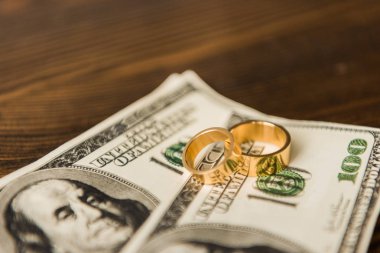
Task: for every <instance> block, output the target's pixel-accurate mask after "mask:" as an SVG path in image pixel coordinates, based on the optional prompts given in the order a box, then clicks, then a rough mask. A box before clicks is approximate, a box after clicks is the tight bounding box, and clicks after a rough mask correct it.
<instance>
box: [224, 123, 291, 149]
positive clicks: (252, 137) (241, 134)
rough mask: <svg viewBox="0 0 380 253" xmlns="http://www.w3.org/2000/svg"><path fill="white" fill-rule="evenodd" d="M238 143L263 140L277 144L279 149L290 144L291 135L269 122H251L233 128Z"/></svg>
mask: <svg viewBox="0 0 380 253" xmlns="http://www.w3.org/2000/svg"><path fill="white" fill-rule="evenodd" d="M231 132H232V134H233V136H234V139H235V141H236V143H239V144H242V143H245V142H248V141H262V142H267V143H271V144H275V145H276V146H277V147H278V149H277V150H276V151H275V152H272V153H276V152H278V151H279V150H281V149H282V148H283V147H285V146H287V145H288V142H289V137H288V135H287V133H286V132H285V131H284V130H283V129H282V128H280V127H278V126H276V125H274V124H271V123H268V122H250V123H246V124H241V125H238V126H236V127H235V128H233V129H231Z"/></svg>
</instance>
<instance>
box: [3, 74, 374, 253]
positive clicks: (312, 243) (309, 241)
mask: <svg viewBox="0 0 380 253" xmlns="http://www.w3.org/2000/svg"><path fill="white" fill-rule="evenodd" d="M249 119H257V120H265V121H270V122H273V123H277V124H280V125H282V126H284V127H285V128H286V129H287V130H288V131H289V132H290V134H291V137H292V147H291V158H290V164H289V166H288V167H287V168H286V169H285V170H283V171H282V172H280V173H277V174H274V175H270V176H261V177H247V176H246V174H244V173H239V172H236V173H235V174H233V175H231V176H230V177H228V178H226V179H225V181H224V182H221V183H217V184H214V185H203V184H202V183H200V182H199V181H198V180H196V179H195V178H194V177H193V176H192V175H191V173H189V172H188V171H187V170H186V169H185V168H184V167H183V166H182V151H183V149H184V147H185V145H186V143H187V141H188V140H189V138H191V137H192V136H193V135H194V134H195V133H197V132H199V131H201V130H203V129H205V128H208V127H218V126H219V127H225V128H228V127H230V126H232V125H234V124H236V123H239V122H242V121H245V120H249ZM242 148H243V150H245V152H252V153H253V154H261V153H263V152H266V149H268V148H270V147H267V145H266V143H262V142H255V141H252V142H250V143H248V144H247V143H246V144H245V147H242ZM222 154H223V149H222V148H221V147H220V146H218V145H215V146H212V147H211V148H210V149H209V150H208V151H207V152H206V153H204V154H203V156H202V157H201V159H199V162H198V165H197V166H203V168H210V167H212V166H214V165H215V163H217V162H218V161H219V159H220V157H221V156H222ZM379 169H380V130H379V129H375V128H369V127H361V126H353V125H342V124H335V123H326V122H315V121H300V120H289V119H284V118H279V117H275V116H270V115H266V114H263V113H261V112H258V111H256V110H254V109H252V108H249V107H247V106H244V105H241V104H239V103H237V102H234V101H232V100H230V99H228V98H226V97H223V96H221V95H220V94H218V93H216V92H215V91H214V90H212V89H211V88H210V87H209V86H208V85H207V84H206V83H204V82H203V81H202V80H201V79H200V78H199V77H198V76H197V75H196V74H195V73H194V72H191V71H187V72H185V73H183V74H173V75H171V76H170V77H169V78H168V79H167V80H166V81H165V82H164V83H163V84H162V85H160V86H159V87H158V88H157V89H156V90H154V91H153V92H152V93H151V94H149V95H147V96H146V97H144V98H142V99H140V100H138V101H137V102H135V103H133V104H132V105H129V106H128V107H126V108H125V109H123V110H121V111H119V112H117V113H116V114H114V115H112V116H111V117H109V118H108V119H106V120H105V121H103V122H101V123H99V124H98V125H96V126H94V127H93V128H91V129H90V130H88V131H86V132H85V133H83V134H81V135H80V136H78V137H76V138H75V139H73V140H71V141H69V142H67V143H65V144H64V145H62V146H61V147H59V148H57V149H56V150H54V151H52V152H51V153H49V154H48V155H46V156H45V157H43V158H41V159H39V160H38V161H36V162H34V163H32V164H30V165H28V166H26V167H24V168H21V169H19V170H17V171H15V172H14V173H12V174H9V175H7V176H5V177H3V178H1V179H0V188H1V191H0V252H7V253H9V252H28V253H29V252H33V253H34V252H44V253H45V252H57V253H82V252H83V253H84V252H86V253H88V252H91V253H111V252H112V253H114V252H147V253H148V252H158V253H160V252H185V253H186V252H195V253H197V252H240V253H242V252H271V253H274V252H326V253H329V252H365V251H366V250H367V248H368V245H369V242H370V239H371V235H372V232H373V229H374V226H375V223H376V219H377V215H378V213H379V208H380V201H379V181H380V177H379Z"/></svg>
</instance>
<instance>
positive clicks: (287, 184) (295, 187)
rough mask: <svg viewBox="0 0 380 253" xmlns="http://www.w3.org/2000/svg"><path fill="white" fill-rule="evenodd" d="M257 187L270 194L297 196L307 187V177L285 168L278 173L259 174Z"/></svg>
mask: <svg viewBox="0 0 380 253" xmlns="http://www.w3.org/2000/svg"><path fill="white" fill-rule="evenodd" d="M256 184H257V187H258V188H259V189H260V190H261V191H263V192H265V193H269V194H273V195H280V196H286V197H287V196H296V195H297V194H298V193H300V192H302V191H303V189H304V188H305V179H304V178H303V177H302V176H301V175H300V174H298V173H296V172H294V171H292V170H290V169H285V170H283V171H281V172H279V173H277V174H273V175H268V176H259V177H258V179H257V181H256Z"/></svg>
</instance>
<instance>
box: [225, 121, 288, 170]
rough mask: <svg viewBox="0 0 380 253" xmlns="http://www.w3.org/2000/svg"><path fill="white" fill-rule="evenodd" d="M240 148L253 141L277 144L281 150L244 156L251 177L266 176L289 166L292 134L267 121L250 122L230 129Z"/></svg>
mask: <svg viewBox="0 0 380 253" xmlns="http://www.w3.org/2000/svg"><path fill="white" fill-rule="evenodd" d="M230 132H231V133H232V135H233V137H234V139H235V142H236V143H238V144H239V146H240V145H241V144H243V143H247V142H252V141H262V142H267V143H271V144H275V145H276V146H278V147H279V149H278V150H277V151H275V152H273V153H269V154H258V155H256V154H249V153H248V154H244V153H243V154H242V156H243V157H244V158H245V159H246V160H248V164H249V174H248V175H249V176H266V175H272V174H275V173H278V172H280V171H282V170H283V169H284V168H285V167H286V166H287V165H288V164H289V156H290V134H289V132H288V131H287V130H286V129H285V128H284V127H282V126H280V125H276V124H273V123H270V122H266V121H257V120H250V121H246V122H243V123H240V124H237V125H234V126H232V127H231V128H230Z"/></svg>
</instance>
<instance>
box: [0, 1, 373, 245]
mask: <svg viewBox="0 0 380 253" xmlns="http://www.w3.org/2000/svg"><path fill="white" fill-rule="evenodd" d="M186 69H193V70H195V71H196V72H197V73H198V74H199V75H200V76H201V77H202V78H203V79H204V80H205V81H206V82H208V83H210V84H211V86H212V87H213V88H215V89H216V90H217V91H218V92H220V93H222V94H223V95H225V96H227V97H230V98H231V99H234V100H236V101H239V102H241V103H243V104H246V105H248V106H251V107H253V108H256V109H258V110H260V111H263V112H265V113H268V114H275V115H278V116H282V117H287V118H295V119H305V120H322V121H334V122H340V123H349V124H359V125H367V126H372V127H380V117H379V112H380V3H379V2H378V1H361V2H359V1H351V2H350V1H340V2H338V1H337V2H335V3H334V2H332V1H200V0H199V1H121V0H119V1H105V0H93V1H86V0H60V1H39V0H38V1H37V0H35V1H32V0H2V1H0V176H3V175H6V174H8V173H10V172H12V171H14V170H16V169H18V168H20V167H22V166H24V165H26V164H28V163H30V162H32V161H34V160H36V159H38V158H40V157H42V156H43V155H45V154H46V153H48V152H49V151H51V150H53V149H54V148H56V147H58V146H59V145H60V144H62V143H64V142H66V141H68V140H70V139H71V138H73V137H75V136H77V135H78V134H80V133H81V132H83V131H85V130H86V129H88V128H90V127H91V126H93V125H95V124H96V123H98V122H100V121H102V120H103V119H105V118H106V117H108V116H110V115H111V114H113V113H114V112H116V111H118V110H119V109H121V108H123V107H125V106H127V105H129V104H130V103H132V102H133V101H135V100H137V99H138V98H141V97H143V96H144V95H146V94H148V93H149V92H150V91H152V89H154V88H155V87H156V86H157V85H158V84H159V83H160V82H162V81H163V80H164V79H165V78H166V77H167V76H168V75H169V74H171V73H173V72H182V71H184V70H186ZM377 251H380V222H378V224H377V227H376V231H375V233H374V236H373V239H372V242H371V246H370V252H377Z"/></svg>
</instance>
